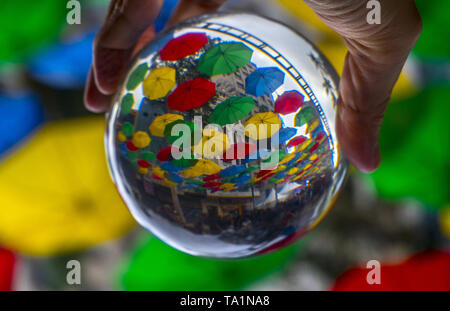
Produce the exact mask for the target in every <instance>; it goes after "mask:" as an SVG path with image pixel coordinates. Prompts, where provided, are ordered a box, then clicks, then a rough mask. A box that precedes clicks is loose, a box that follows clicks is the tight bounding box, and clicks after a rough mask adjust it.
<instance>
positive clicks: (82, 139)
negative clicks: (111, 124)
mask: <svg viewBox="0 0 450 311" xmlns="http://www.w3.org/2000/svg"><path fill="white" fill-rule="evenodd" d="M103 133H104V121H103V118H85V119H78V120H72V121H60V122H55V123H51V124H49V125H47V126H45V127H44V128H43V129H42V130H41V131H40V132H39V133H38V134H37V135H36V136H35V137H34V138H33V139H32V140H31V141H30V142H29V143H28V144H27V145H25V146H24V147H23V149H22V150H19V151H18V152H17V153H16V154H14V155H13V156H11V157H10V158H8V159H7V160H6V161H5V162H3V163H1V165H0V245H4V246H6V247H8V248H10V249H12V250H15V251H17V252H21V253H25V254H30V255H38V256H41V255H53V254H60V253H68V252H74V251H79V250H82V249H84V248H87V247H90V246H92V245H95V244H97V243H100V242H102V241H105V240H109V239H113V238H117V237H120V236H121V235H123V234H124V233H126V232H127V231H128V230H130V229H131V228H132V227H133V226H134V225H135V222H134V220H133V218H132V217H131V215H130V214H129V212H128V210H127V208H126V207H125V205H124V204H123V203H122V201H121V199H120V197H119V195H118V193H117V191H116V190H115V188H114V185H113V183H112V181H111V178H110V177H109V174H108V171H107V167H106V161H105V154H104V148H103Z"/></svg>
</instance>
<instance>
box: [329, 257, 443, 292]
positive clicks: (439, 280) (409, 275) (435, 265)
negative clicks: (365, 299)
mask: <svg viewBox="0 0 450 311" xmlns="http://www.w3.org/2000/svg"><path fill="white" fill-rule="evenodd" d="M369 271H371V269H363V268H353V269H350V270H348V271H346V272H345V273H344V274H342V275H341V276H340V277H339V278H338V279H337V280H336V282H335V284H334V286H333V290H337V291H345V290H350V291H354V290H359V291H362V290H371V291H378V290H393V291H398V290H402V291H403V290H413V291H416V290H426V291H435V290H446V291H448V290H450V252H447V251H434V250H429V251H426V252H423V253H419V254H417V255H414V256H413V257H411V258H409V259H408V260H406V261H404V262H402V263H399V264H396V265H383V264H382V265H381V268H380V284H368V282H367V280H366V278H367V274H368V273H369Z"/></svg>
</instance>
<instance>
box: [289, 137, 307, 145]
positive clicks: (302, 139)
mask: <svg viewBox="0 0 450 311" xmlns="http://www.w3.org/2000/svg"><path fill="white" fill-rule="evenodd" d="M306 140H307V138H306V137H305V136H299V137H295V138H294V139H292V140H291V141H289V143H288V144H287V145H286V146H287V147H288V148H291V147H295V146H298V145H300V144H301V143H304V142H305V141H306Z"/></svg>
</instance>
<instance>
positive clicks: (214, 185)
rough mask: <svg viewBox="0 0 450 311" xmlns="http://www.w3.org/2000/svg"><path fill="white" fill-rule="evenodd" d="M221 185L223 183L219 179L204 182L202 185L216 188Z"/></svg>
mask: <svg viewBox="0 0 450 311" xmlns="http://www.w3.org/2000/svg"><path fill="white" fill-rule="evenodd" d="M220 185H221V183H220V182H217V181H210V182H207V183H204V184H203V185H202V187H203V188H216V187H218V186H220Z"/></svg>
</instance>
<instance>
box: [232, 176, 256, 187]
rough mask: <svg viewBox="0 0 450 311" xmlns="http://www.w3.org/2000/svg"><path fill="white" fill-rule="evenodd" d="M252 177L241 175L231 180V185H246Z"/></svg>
mask: <svg viewBox="0 0 450 311" xmlns="http://www.w3.org/2000/svg"><path fill="white" fill-rule="evenodd" d="M251 179H252V177H251V176H250V175H242V176H239V177H236V178H233V179H232V180H231V182H232V183H235V184H239V185H243V184H246V183H248V182H249V181H250V180H251Z"/></svg>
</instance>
